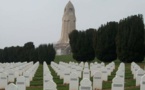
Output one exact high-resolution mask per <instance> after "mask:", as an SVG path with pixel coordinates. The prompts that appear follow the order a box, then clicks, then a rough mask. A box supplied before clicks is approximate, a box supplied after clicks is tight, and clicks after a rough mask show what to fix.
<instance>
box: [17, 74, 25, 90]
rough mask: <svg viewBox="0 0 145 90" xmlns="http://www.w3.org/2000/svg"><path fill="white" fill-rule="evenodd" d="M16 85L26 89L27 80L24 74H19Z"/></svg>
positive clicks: (22, 89)
mask: <svg viewBox="0 0 145 90" xmlns="http://www.w3.org/2000/svg"><path fill="white" fill-rule="evenodd" d="M16 85H17V86H18V90H26V80H25V77H24V76H19V77H18V78H17V82H16Z"/></svg>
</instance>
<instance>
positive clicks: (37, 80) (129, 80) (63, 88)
mask: <svg viewBox="0 0 145 90" xmlns="http://www.w3.org/2000/svg"><path fill="white" fill-rule="evenodd" d="M59 61H63V62H67V63H68V62H70V61H73V62H76V61H75V60H73V59H72V56H71V55H67V56H65V55H64V56H57V57H56V58H55V62H56V63H59ZM95 61H97V62H100V61H98V60H97V59H95V60H94V61H92V62H95ZM144 63H145V62H143V63H137V64H138V65H139V66H140V67H141V68H144ZM105 64H108V63H105ZM119 65H120V61H119V60H116V61H115V70H114V71H113V72H112V74H111V76H109V77H108V81H107V82H103V90H111V84H112V79H113V78H114V77H115V74H116V71H117V70H118V66H119ZM48 67H49V69H50V71H51V74H52V76H53V80H54V82H55V83H56V84H57V90H69V85H64V84H63V80H62V79H60V78H59V76H57V74H56V73H55V71H54V70H53V69H52V68H51V67H50V65H48ZM130 68H131V64H130V63H126V64H125V82H124V83H125V90H140V87H139V86H135V80H134V79H133V75H132V72H131V70H130ZM81 80H82V78H81V79H80V81H81ZM90 80H91V81H93V78H92V77H91V78H90ZM27 90H43V65H40V66H39V68H38V70H37V71H36V74H35V77H34V78H33V81H31V86H30V87H28V88H27Z"/></svg>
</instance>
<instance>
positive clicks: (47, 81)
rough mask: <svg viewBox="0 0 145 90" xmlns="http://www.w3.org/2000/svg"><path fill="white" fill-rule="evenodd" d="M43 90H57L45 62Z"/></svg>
mask: <svg viewBox="0 0 145 90" xmlns="http://www.w3.org/2000/svg"><path fill="white" fill-rule="evenodd" d="M43 90H57V86H56V83H55V82H54V81H53V76H52V75H51V72H50V70H49V68H48V66H47V64H46V62H43Z"/></svg>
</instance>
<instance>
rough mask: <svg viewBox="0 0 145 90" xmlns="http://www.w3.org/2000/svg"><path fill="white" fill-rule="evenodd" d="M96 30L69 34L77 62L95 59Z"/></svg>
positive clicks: (75, 31)
mask: <svg viewBox="0 0 145 90" xmlns="http://www.w3.org/2000/svg"><path fill="white" fill-rule="evenodd" d="M93 33H94V29H88V30H86V31H77V30H74V31H72V32H71V33H70V34H69V39H70V46H71V50H72V53H73V58H74V59H75V60H77V61H84V62H85V61H91V60H94V58H95V53H94V49H93Z"/></svg>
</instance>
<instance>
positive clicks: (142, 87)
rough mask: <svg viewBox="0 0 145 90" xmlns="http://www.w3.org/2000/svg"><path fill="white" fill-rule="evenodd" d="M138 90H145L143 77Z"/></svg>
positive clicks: (144, 77) (144, 78) (144, 76)
mask: <svg viewBox="0 0 145 90" xmlns="http://www.w3.org/2000/svg"><path fill="white" fill-rule="evenodd" d="M140 90H145V75H143V76H142V77H141V82H140Z"/></svg>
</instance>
